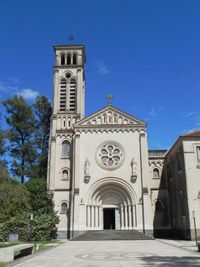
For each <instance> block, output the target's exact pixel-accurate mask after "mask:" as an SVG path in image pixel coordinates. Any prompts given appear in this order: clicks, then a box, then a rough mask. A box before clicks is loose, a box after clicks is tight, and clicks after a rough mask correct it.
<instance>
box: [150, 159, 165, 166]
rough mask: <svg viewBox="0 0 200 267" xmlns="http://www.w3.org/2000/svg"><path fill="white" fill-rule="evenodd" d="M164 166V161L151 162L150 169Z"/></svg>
mask: <svg viewBox="0 0 200 267" xmlns="http://www.w3.org/2000/svg"><path fill="white" fill-rule="evenodd" d="M163 164H164V160H149V166H150V167H153V168H154V167H157V168H162V167H163Z"/></svg>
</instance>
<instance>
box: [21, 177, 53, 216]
mask: <svg viewBox="0 0 200 267" xmlns="http://www.w3.org/2000/svg"><path fill="white" fill-rule="evenodd" d="M26 186H27V189H28V191H29V193H30V204H31V207H32V211H33V214H44V213H47V214H52V215H54V214H55V212H54V204H53V200H52V195H51V194H49V193H48V191H47V184H46V181H45V180H44V179H42V178H36V179H32V180H30V181H29V182H28V183H27V184H26Z"/></svg>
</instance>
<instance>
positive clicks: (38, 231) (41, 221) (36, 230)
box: [32, 213, 59, 240]
mask: <svg viewBox="0 0 200 267" xmlns="http://www.w3.org/2000/svg"><path fill="white" fill-rule="evenodd" d="M58 222H59V221H58V217H57V216H52V215H51V214H46V213H45V214H39V215H36V216H35V217H34V220H33V227H32V239H33V240H51V230H52V228H53V226H54V224H57V223H58Z"/></svg>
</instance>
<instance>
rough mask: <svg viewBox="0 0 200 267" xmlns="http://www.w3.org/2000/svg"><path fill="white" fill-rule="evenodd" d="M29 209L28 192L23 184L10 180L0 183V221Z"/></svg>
mask: <svg viewBox="0 0 200 267" xmlns="http://www.w3.org/2000/svg"><path fill="white" fill-rule="evenodd" d="M30 211H31V205H30V204H29V192H28V190H27V188H26V186H25V185H23V184H18V183H15V182H11V181H7V182H4V183H2V184H1V185H0V222H4V221H7V220H9V219H11V218H12V217H17V216H19V215H20V214H21V213H22V212H30Z"/></svg>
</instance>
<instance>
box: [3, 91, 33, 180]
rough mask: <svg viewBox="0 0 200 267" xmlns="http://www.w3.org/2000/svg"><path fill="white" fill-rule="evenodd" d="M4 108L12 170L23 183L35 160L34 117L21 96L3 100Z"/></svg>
mask: <svg viewBox="0 0 200 267" xmlns="http://www.w3.org/2000/svg"><path fill="white" fill-rule="evenodd" d="M3 105H4V106H5V108H6V112H7V116H6V121H7V123H8V126H9V129H8V130H7V137H8V139H9V141H10V142H9V147H8V148H9V151H10V155H11V157H12V158H13V161H12V172H13V173H14V175H16V176H18V177H20V179H21V182H22V183H24V179H25V177H26V176H29V174H30V168H31V166H32V165H33V163H34V161H35V156H36V152H35V148H34V145H33V133H34V131H35V119H34V116H33V112H32V109H31V106H29V105H28V104H27V103H26V102H25V100H24V99H23V97H22V96H16V95H15V96H14V97H13V98H11V99H6V100H5V101H3Z"/></svg>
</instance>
